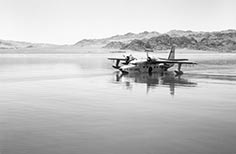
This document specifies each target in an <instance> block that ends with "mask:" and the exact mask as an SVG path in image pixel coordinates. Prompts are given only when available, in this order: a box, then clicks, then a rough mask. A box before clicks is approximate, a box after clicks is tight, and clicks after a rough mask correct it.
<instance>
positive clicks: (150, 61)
mask: <svg viewBox="0 0 236 154" xmlns="http://www.w3.org/2000/svg"><path fill="white" fill-rule="evenodd" d="M145 52H146V53H147V58H146V59H145V58H144V59H137V58H135V57H133V56H132V55H129V56H125V57H124V58H108V60H113V61H115V65H113V68H114V69H117V70H119V71H120V72H122V74H131V73H163V72H166V71H168V69H169V68H171V67H173V66H174V65H175V64H177V65H178V69H177V70H175V71H174V72H175V73H176V75H182V74H183V71H181V66H182V65H183V64H191V65H192V64H197V63H196V62H193V61H189V60H188V59H176V58H175V47H174V46H172V47H171V50H170V53H169V56H168V58H151V57H150V56H149V55H148V53H149V52H153V50H152V49H145ZM120 62H121V65H120Z"/></svg>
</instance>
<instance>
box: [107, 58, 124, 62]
mask: <svg viewBox="0 0 236 154" xmlns="http://www.w3.org/2000/svg"><path fill="white" fill-rule="evenodd" d="M107 59H108V60H121V61H126V60H127V58H107Z"/></svg>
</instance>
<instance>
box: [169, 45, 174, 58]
mask: <svg viewBox="0 0 236 154" xmlns="http://www.w3.org/2000/svg"><path fill="white" fill-rule="evenodd" d="M168 59H175V47H174V46H172V47H171V50H170V53H169V57H168Z"/></svg>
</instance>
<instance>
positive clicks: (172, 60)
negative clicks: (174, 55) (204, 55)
mask: <svg viewBox="0 0 236 154" xmlns="http://www.w3.org/2000/svg"><path fill="white" fill-rule="evenodd" d="M158 59H160V60H170V61H188V59H167V58H158Z"/></svg>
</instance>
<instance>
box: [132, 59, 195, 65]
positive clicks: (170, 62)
mask: <svg viewBox="0 0 236 154" xmlns="http://www.w3.org/2000/svg"><path fill="white" fill-rule="evenodd" d="M140 63H146V64H197V63H196V62H192V61H172V60H151V61H148V60H141V61H136V62H134V63H133V64H140Z"/></svg>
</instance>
